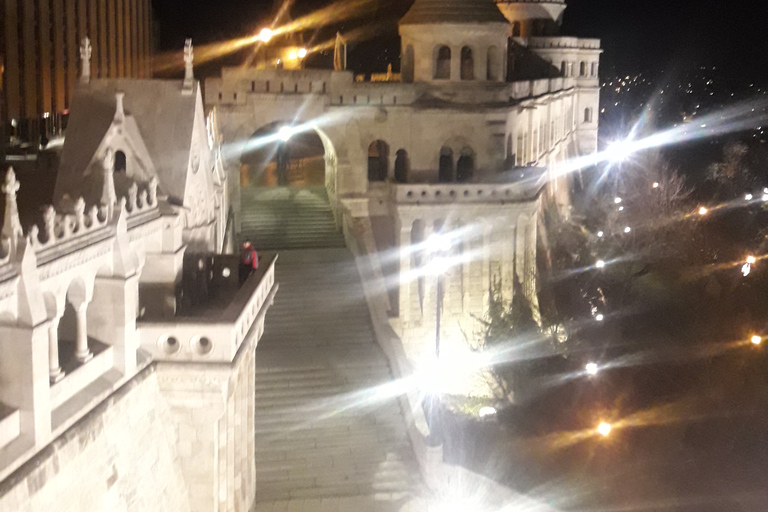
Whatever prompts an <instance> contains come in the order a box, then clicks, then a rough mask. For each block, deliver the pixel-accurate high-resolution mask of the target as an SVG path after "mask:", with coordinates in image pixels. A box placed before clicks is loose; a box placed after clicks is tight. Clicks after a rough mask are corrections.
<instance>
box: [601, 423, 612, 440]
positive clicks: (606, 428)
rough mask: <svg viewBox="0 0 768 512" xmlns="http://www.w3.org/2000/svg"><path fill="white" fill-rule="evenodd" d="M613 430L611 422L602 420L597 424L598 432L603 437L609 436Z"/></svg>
mask: <svg viewBox="0 0 768 512" xmlns="http://www.w3.org/2000/svg"><path fill="white" fill-rule="evenodd" d="M611 430H613V428H612V427H611V425H610V424H609V423H606V422H602V423H600V424H599V425H598V426H597V433H598V434H600V435H601V436H603V437H608V435H609V434H610V433H611Z"/></svg>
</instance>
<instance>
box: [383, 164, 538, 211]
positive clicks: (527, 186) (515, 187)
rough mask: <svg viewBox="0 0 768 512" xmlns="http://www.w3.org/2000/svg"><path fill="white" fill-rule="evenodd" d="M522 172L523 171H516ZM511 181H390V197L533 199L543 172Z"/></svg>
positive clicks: (452, 200)
mask: <svg viewBox="0 0 768 512" xmlns="http://www.w3.org/2000/svg"><path fill="white" fill-rule="evenodd" d="M520 172H525V171H520ZM530 174H531V175H530V177H522V179H520V181H517V182H514V183H498V184H496V183H491V184H475V183H434V184H424V185H404V184H403V185H401V184H394V183H392V184H390V197H391V198H392V199H393V200H394V201H395V202H396V203H400V204H407V203H411V204H444V203H506V202H518V201H527V200H530V199H533V198H535V197H536V196H537V195H538V193H539V191H540V190H541V188H542V187H543V186H544V184H545V183H546V174H547V173H546V172H542V171H540V170H537V171H535V172H533V173H530Z"/></svg>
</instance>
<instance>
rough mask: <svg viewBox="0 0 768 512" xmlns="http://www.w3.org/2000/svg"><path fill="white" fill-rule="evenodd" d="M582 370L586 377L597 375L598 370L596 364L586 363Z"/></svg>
mask: <svg viewBox="0 0 768 512" xmlns="http://www.w3.org/2000/svg"><path fill="white" fill-rule="evenodd" d="M584 369H585V370H586V371H587V375H597V372H598V370H599V368H598V367H597V363H587V366H585V367H584Z"/></svg>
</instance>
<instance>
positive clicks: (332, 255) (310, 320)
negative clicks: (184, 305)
mask: <svg viewBox="0 0 768 512" xmlns="http://www.w3.org/2000/svg"><path fill="white" fill-rule="evenodd" d="M276 279H277V281H278V282H279V283H280V291H279V292H278V294H277V297H276V300H275V304H274V306H272V308H271V309H270V311H269V315H268V318H267V322H266V330H265V333H264V336H263V338H262V339H261V341H260V343H259V346H258V347H257V349H256V501H257V503H256V505H255V510H256V511H258V512H262V511H273V510H274V511H277V510H279V511H296V510H302V511H304V510H306V511H313V512H318V511H335V512H346V511H349V512H351V511H355V512H366V511H372V512H374V511H375V512H379V511H381V512H396V511H398V512H422V511H426V510H428V508H426V504H425V502H424V501H423V500H422V499H421V498H422V497H423V496H425V495H426V493H425V487H424V485H423V484H422V481H421V476H420V472H419V468H418V464H417V462H416V460H415V457H414V454H413V450H412V448H411V445H410V441H409V438H408V435H407V433H406V428H405V420H404V417H403V414H402V411H401V410H400V406H399V403H398V400H397V398H396V397H392V396H387V395H383V394H382V393H381V391H383V390H386V389H387V385H388V384H389V383H391V382H392V373H391V371H390V369H389V365H388V362H387V359H386V357H385V355H384V354H383V352H382V351H381V349H380V348H379V346H378V345H377V343H376V341H375V339H374V335H373V331H372V326H371V320H370V316H369V312H368V307H367V305H366V302H365V299H364V296H363V290H362V285H361V283H360V279H359V276H358V274H357V269H356V267H355V262H354V259H353V257H352V255H351V253H350V252H349V251H348V250H347V249H344V248H342V249H310V250H295V251H282V252H280V255H279V259H278V262H277V268H276ZM376 392H378V394H377V393H376Z"/></svg>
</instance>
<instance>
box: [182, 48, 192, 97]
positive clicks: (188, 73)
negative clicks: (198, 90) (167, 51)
mask: <svg viewBox="0 0 768 512" xmlns="http://www.w3.org/2000/svg"><path fill="white" fill-rule="evenodd" d="M194 62H195V52H194V50H193V48H192V40H191V39H187V40H186V41H185V43H184V86H183V87H182V89H181V92H182V94H185V95H188V94H192V90H193V89H194V87H195V74H194V68H193V65H194Z"/></svg>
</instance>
